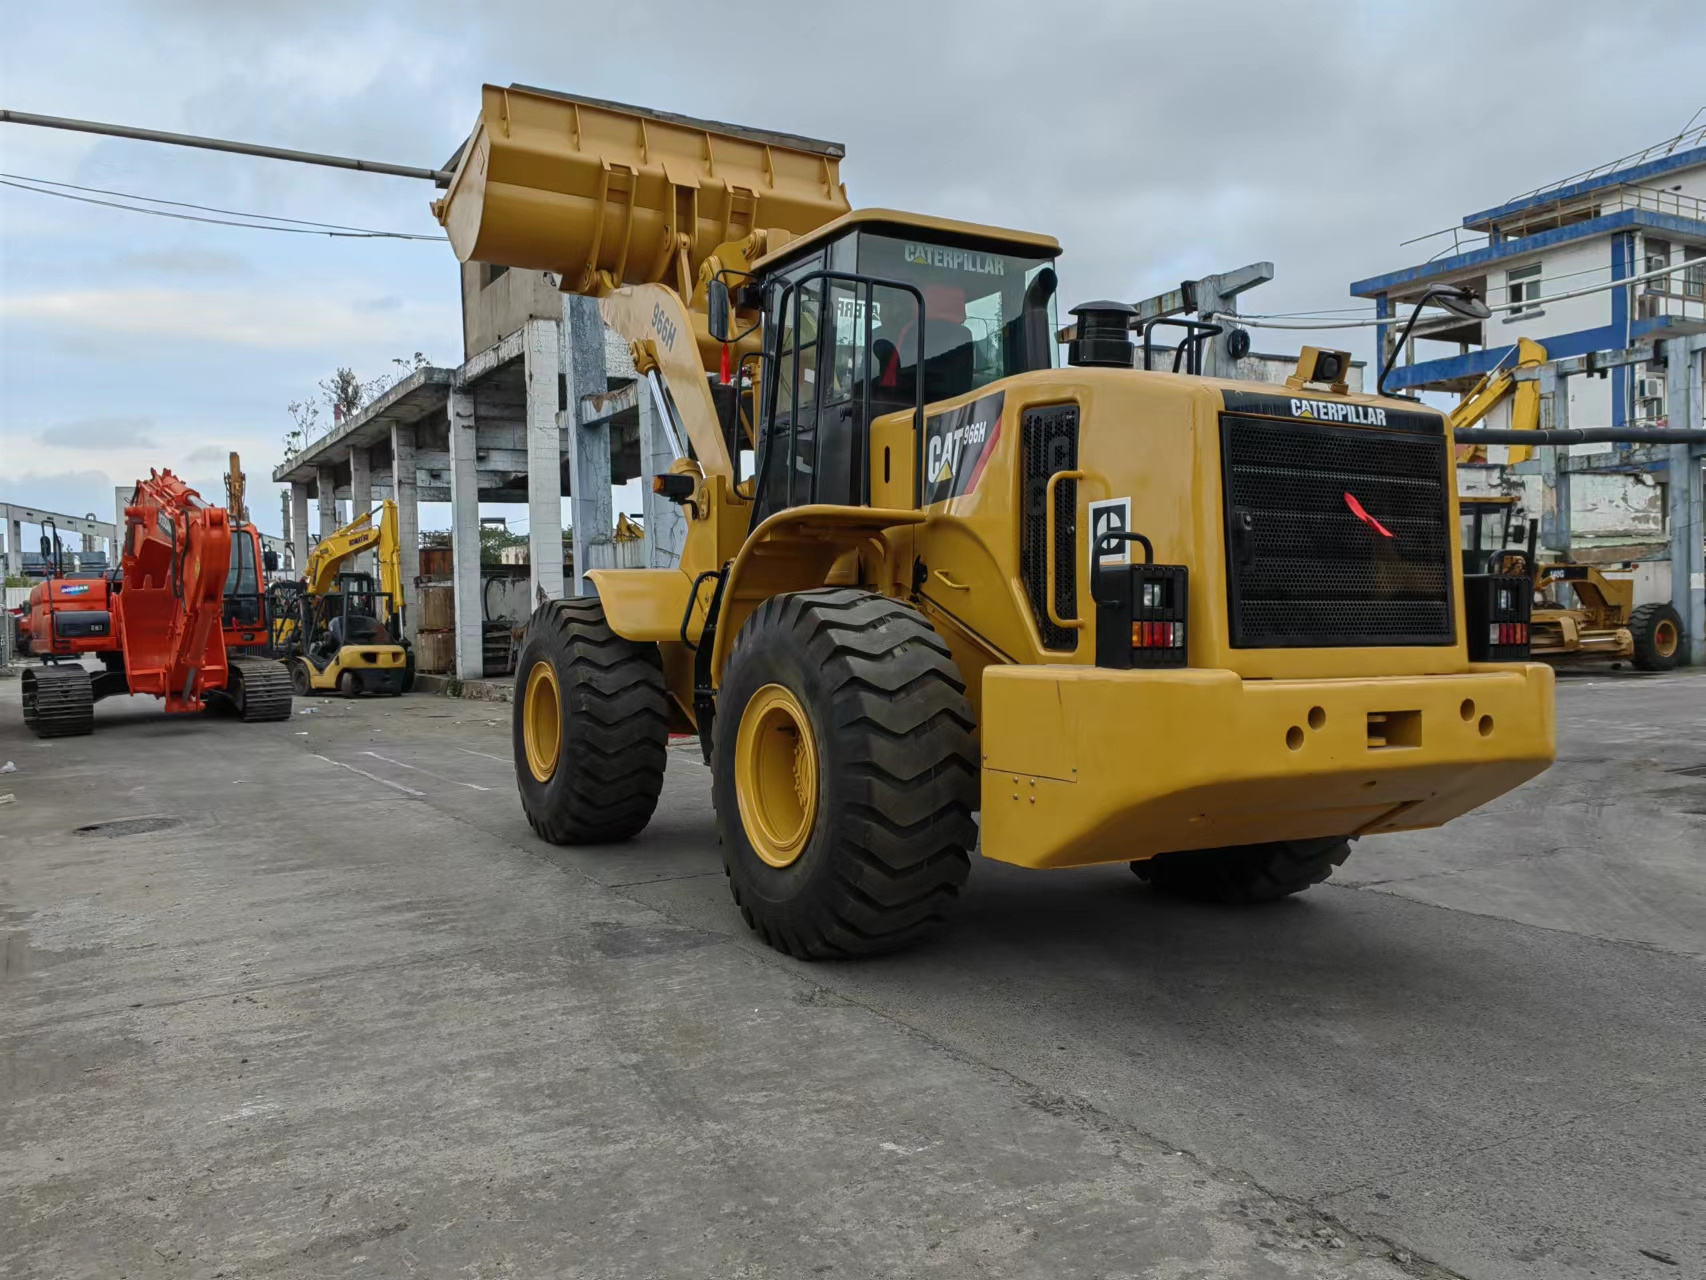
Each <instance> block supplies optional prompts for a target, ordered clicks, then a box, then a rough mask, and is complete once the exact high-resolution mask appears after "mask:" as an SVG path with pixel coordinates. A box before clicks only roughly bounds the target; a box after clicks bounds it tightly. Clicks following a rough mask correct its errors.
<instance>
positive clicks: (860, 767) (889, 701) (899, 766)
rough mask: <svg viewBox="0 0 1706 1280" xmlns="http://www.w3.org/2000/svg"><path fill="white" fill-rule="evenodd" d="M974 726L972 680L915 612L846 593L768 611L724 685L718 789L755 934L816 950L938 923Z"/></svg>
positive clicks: (971, 797) (808, 954) (963, 854)
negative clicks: (968, 686) (968, 688)
mask: <svg viewBox="0 0 1706 1280" xmlns="http://www.w3.org/2000/svg"><path fill="white" fill-rule="evenodd" d="M802 716H803V720H804V723H803V724H801V723H799V721H800V719H801V718H802ZM973 728H974V721H973V719H972V714H971V708H970V706H969V705H968V704H967V702H966V697H965V682H964V681H963V680H962V679H961V678H960V673H959V670H958V669H957V668H956V667H955V665H954V661H953V659H952V658H951V657H950V656H949V654H948V648H947V646H946V645H945V644H944V643H943V642H942V639H941V637H939V636H938V635H937V634H936V633H935V632H934V631H933V630H931V628H930V624H929V623H928V622H926V621H925V620H924V618H923V616H922V615H920V614H919V613H918V612H917V610H915V609H912V608H910V607H908V606H907V605H905V604H902V603H900V602H899V601H896V600H892V599H889V598H888V597H886V596H881V595H875V594H872V593H870V592H866V591H858V590H851V589H846V588H825V589H820V590H816V591H801V592H795V593H792V594H788V595H780V596H775V597H773V598H771V599H769V600H767V601H765V602H764V603H763V604H762V605H760V606H759V607H758V609H757V610H756V611H755V612H754V613H753V615H752V616H751V617H750V618H749V619H748V620H747V622H746V625H745V626H744V627H742V628H741V631H740V635H739V637H738V638H737V639H736V641H735V647H734V653H733V655H732V656H731V657H730V659H729V663H728V668H727V670H726V672H725V673H724V679H723V686H722V689H721V690H720V691H719V692H718V697H717V715H716V720H715V722H714V725H713V730H714V733H713V737H714V744H715V745H714V749H713V753H712V791H711V794H712V799H713V801H714V802H715V805H716V810H717V834H718V837H719V839H720V841H721V843H722V850H723V865H724V867H725V868H726V869H727V871H728V875H729V886H730V889H731V890H732V892H733V894H734V900H735V903H736V905H737V906H739V908H740V912H741V916H742V917H743V918H744V919H745V920H746V922H747V924H748V925H749V926H750V927H751V928H752V930H753V931H754V932H755V933H757V934H758V936H759V937H761V938H762V939H764V941H765V942H766V943H768V944H769V945H770V946H772V947H774V948H776V950H778V951H782V952H786V953H787V954H788V955H791V956H796V957H798V958H800V959H803V960H816V959H827V958H832V957H851V956H866V955H876V954H879V953H881V952H885V951H892V950H894V949H896V948H898V947H901V946H905V945H907V944H909V943H912V942H915V941H916V940H918V939H919V938H921V937H923V936H925V935H926V934H928V933H930V932H932V931H934V930H935V929H936V928H937V927H939V926H940V925H941V924H942V922H943V920H944V919H945V917H946V914H947V912H948V910H949V908H950V907H951V906H952V905H953V903H954V901H955V900H956V899H957V898H958V896H959V892H960V888H961V886H963V885H964V884H965V881H966V876H967V874H968V872H969V871H970V859H969V857H968V851H969V850H970V849H972V848H973V847H974V846H975V845H976V843H977V826H976V824H975V823H974V822H973V820H972V814H973V813H974V812H975V811H976V809H977V804H978V769H977V758H976V751H975V747H974V741H973V736H972V735H973ZM778 735H780V736H778ZM790 752H793V753H794V754H793V756H792V759H791V760H790V754H789V753H790ZM778 753H780V754H778ZM790 782H791V784H792V788H791V789H792V791H793V792H794V793H795V795H794V798H793V799H790V785H789V784H790Z"/></svg>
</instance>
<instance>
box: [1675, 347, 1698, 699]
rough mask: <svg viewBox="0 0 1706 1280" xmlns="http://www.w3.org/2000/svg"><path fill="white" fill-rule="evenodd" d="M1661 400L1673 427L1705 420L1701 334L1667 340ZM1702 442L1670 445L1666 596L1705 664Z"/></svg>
mask: <svg viewBox="0 0 1706 1280" xmlns="http://www.w3.org/2000/svg"><path fill="white" fill-rule="evenodd" d="M1666 348H1667V351H1666V355H1667V360H1666V364H1667V368H1666V379H1665V381H1666V386H1665V401H1666V409H1667V411H1668V418H1669V421H1670V425H1671V426H1673V427H1700V426H1706V335H1696V336H1694V337H1692V338H1679V339H1673V340H1671V341H1670V342H1668V343H1667V344H1666ZM1703 465H1706V448H1702V447H1701V446H1700V445H1686V444H1676V445H1672V446H1671V447H1670V582H1671V588H1670V598H1671V604H1672V606H1673V607H1674V608H1675V609H1676V611H1677V613H1678V614H1679V615H1680V616H1681V618H1682V631H1683V639H1684V643H1685V644H1687V646H1688V660H1689V662H1690V663H1692V664H1694V665H1695V666H1700V665H1706V494H1703V493H1702V484H1701V468H1702V466H1703Z"/></svg>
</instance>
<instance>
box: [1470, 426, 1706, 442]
mask: <svg viewBox="0 0 1706 1280" xmlns="http://www.w3.org/2000/svg"><path fill="white" fill-rule="evenodd" d="M1453 434H1454V436H1455V438H1456V440H1457V443H1458V444H1537V445H1552V444H1706V430H1702V429H1698V428H1693V427H1546V428H1541V429H1539V430H1535V431H1507V430H1497V429H1492V428H1488V427H1470V428H1467V429H1466V430H1463V431H1458V432H1455V433H1453Z"/></svg>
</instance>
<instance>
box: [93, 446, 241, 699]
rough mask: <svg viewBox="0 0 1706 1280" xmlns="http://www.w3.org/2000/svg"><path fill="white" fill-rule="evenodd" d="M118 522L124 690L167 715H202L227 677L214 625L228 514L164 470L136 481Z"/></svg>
mask: <svg viewBox="0 0 1706 1280" xmlns="http://www.w3.org/2000/svg"><path fill="white" fill-rule="evenodd" d="M124 517H125V546H124V562H123V563H124V588H123V590H122V591H121V592H120V593H119V594H118V596H117V598H116V605H117V610H116V611H117V613H118V615H119V625H118V628H117V630H118V633H119V636H120V638H121V639H122V641H123V646H124V661H125V671H126V673H127V676H128V679H129V684H130V690H131V692H132V693H152V694H155V695H157V696H159V697H162V698H164V699H165V700H166V710H168V711H197V710H200V708H201V706H202V700H203V695H204V694H205V692H206V691H207V690H209V689H217V688H223V687H224V685H225V684H226V681H227V676H228V673H227V670H226V664H225V639H224V635H223V634H222V632H221V631H220V620H221V616H222V614H223V611H224V604H225V596H224V591H225V575H226V571H227V570H228V569H229V568H230V563H231V521H230V516H229V514H228V513H227V512H226V511H225V510H224V508H222V507H210V506H208V505H207V504H206V503H205V502H203V501H202V500H201V495H200V494H198V493H197V492H196V491H195V490H194V489H192V488H190V487H189V486H188V485H186V484H185V483H184V482H183V481H182V480H181V479H179V478H178V477H177V476H175V475H173V474H172V473H171V472H170V471H169V470H168V471H154V472H150V474H149V477H148V479H146V480H142V481H139V482H138V483H137V486H136V491H135V492H134V493H133V494H132V495H131V499H130V502H129V503H128V504H127V505H126V506H125V510H124Z"/></svg>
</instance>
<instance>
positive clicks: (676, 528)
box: [640, 383, 687, 569]
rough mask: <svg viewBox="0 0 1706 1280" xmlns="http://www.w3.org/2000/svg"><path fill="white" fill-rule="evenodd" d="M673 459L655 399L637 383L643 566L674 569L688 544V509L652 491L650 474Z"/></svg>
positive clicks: (665, 467) (660, 473) (665, 466)
mask: <svg viewBox="0 0 1706 1280" xmlns="http://www.w3.org/2000/svg"><path fill="white" fill-rule="evenodd" d="M674 461H675V454H674V452H673V451H672V450H671V449H670V447H669V436H668V434H667V433H666V432H665V431H664V429H663V424H662V423H661V422H660V421H659V420H658V411H657V402H656V401H655V400H653V399H652V396H651V393H650V392H649V391H648V390H647V389H646V387H645V385H644V383H642V384H641V385H640V505H641V509H642V510H643V511H644V513H645V520H646V567H647V568H648V569H673V568H675V567H676V566H677V565H679V564H680V563H681V552H682V549H683V548H684V547H686V545H687V513H686V509H685V508H684V507H682V506H681V505H680V504H679V503H675V502H671V501H670V500H669V499H668V498H666V497H664V496H663V495H662V494H661V493H653V492H652V477H653V476H657V475H662V474H663V473H664V472H666V471H668V470H669V466H670V463H672V462H674Z"/></svg>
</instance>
